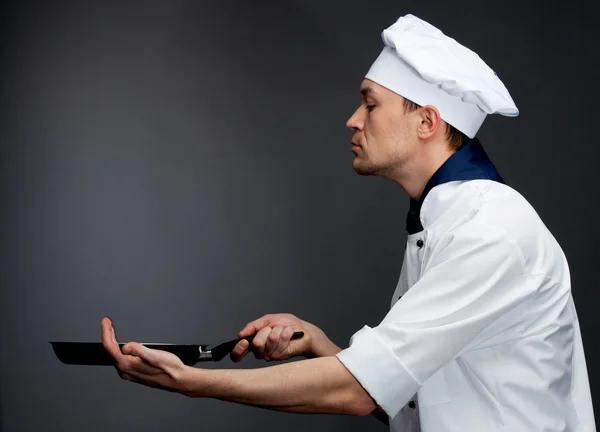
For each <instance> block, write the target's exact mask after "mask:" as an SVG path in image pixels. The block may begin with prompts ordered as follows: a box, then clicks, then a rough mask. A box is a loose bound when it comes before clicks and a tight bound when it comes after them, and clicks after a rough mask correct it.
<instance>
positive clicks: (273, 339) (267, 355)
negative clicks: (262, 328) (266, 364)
mask: <svg viewBox="0 0 600 432" xmlns="http://www.w3.org/2000/svg"><path fill="white" fill-rule="evenodd" d="M282 331H283V327H281V326H277V327H275V328H273V330H271V333H269V336H267V342H266V344H265V352H264V355H263V358H264V359H265V360H267V361H269V360H271V359H272V358H273V357H272V356H273V353H274V352H275V351H276V350H277V346H278V345H279V337H280V336H281V332H282Z"/></svg>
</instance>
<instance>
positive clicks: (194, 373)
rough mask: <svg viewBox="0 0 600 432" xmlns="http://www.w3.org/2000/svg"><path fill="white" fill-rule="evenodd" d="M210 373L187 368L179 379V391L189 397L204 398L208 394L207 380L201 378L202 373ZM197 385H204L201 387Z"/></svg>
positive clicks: (180, 374)
mask: <svg viewBox="0 0 600 432" xmlns="http://www.w3.org/2000/svg"><path fill="white" fill-rule="evenodd" d="M208 372H209V371H207V370H202V369H197V368H194V367H192V366H185V367H184V368H183V369H182V370H181V372H180V373H179V375H178V377H177V391H178V392H179V393H181V394H182V395H184V396H188V397H203V396H206V394H205V393H207V388H208V387H207V381H208V380H207V379H206V378H205V377H201V376H200V375H202V373H207V374H208ZM197 383H202V385H201V386H199V385H197Z"/></svg>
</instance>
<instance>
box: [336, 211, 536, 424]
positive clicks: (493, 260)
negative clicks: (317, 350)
mask: <svg viewBox="0 0 600 432" xmlns="http://www.w3.org/2000/svg"><path fill="white" fill-rule="evenodd" d="M436 243H437V244H442V245H443V246H436V247H434V248H433V249H432V250H431V251H430V253H431V256H430V258H429V259H428V260H427V266H426V268H425V271H424V274H423V275H422V276H421V277H420V279H419V280H418V281H417V282H416V283H415V284H414V285H413V286H412V287H411V288H410V289H409V290H408V292H407V293H405V294H404V296H403V297H402V298H401V299H400V300H399V301H398V302H396V304H395V305H394V306H393V307H392V309H391V310H390V311H389V313H388V314H387V315H386V316H385V317H384V319H383V320H382V321H381V323H380V324H379V325H378V326H376V327H374V328H370V327H369V326H364V327H363V328H362V329H361V330H359V331H358V332H356V333H355V334H354V335H353V336H352V338H351V339H350V346H349V347H348V348H347V349H345V350H342V351H341V352H340V353H338V354H337V357H338V358H339V360H340V361H341V362H342V363H343V364H344V365H345V366H346V368H347V369H348V370H349V371H350V372H351V373H352V374H353V375H354V377H355V378H356V379H357V380H358V381H359V382H360V383H361V385H362V386H363V387H364V388H365V390H366V391H367V392H368V393H369V394H370V395H371V397H373V399H374V400H375V401H376V402H377V403H378V404H379V406H381V408H383V409H384V410H385V411H386V413H387V414H388V415H389V416H390V417H394V416H395V415H396V414H397V413H398V412H399V410H400V409H401V408H402V407H403V406H404V405H405V404H406V403H407V402H408V401H409V400H410V398H411V397H412V396H414V394H415V393H416V392H417V391H418V390H419V388H420V386H421V385H422V384H423V383H424V382H425V381H427V379H428V378H429V377H431V376H432V375H433V374H434V373H435V372H436V371H437V370H438V369H440V368H441V367H442V366H444V365H445V364H446V363H448V362H449V361H451V360H452V359H453V358H455V357H456V356H458V354H459V353H461V352H463V351H466V350H468V349H469V348H470V347H471V346H472V345H473V344H474V343H475V341H476V337H477V335H479V334H480V333H481V332H482V331H483V330H484V329H485V328H486V327H488V326H490V325H491V324H492V323H494V322H495V321H496V320H497V319H498V318H499V317H501V316H502V315H503V314H505V313H507V312H508V311H510V310H511V309H512V308H514V307H515V306H517V305H519V304H520V303H522V302H524V301H525V300H527V299H528V298H529V297H530V296H532V295H534V294H535V285H532V284H524V283H523V281H525V278H526V275H525V270H526V262H525V259H524V257H523V254H522V253H521V250H520V248H519V247H518V245H517V244H516V243H515V242H514V240H511V239H510V238H509V236H507V235H506V233H505V232H503V231H502V230H500V229H498V228H494V227H490V226H486V225H485V224H482V223H481V222H479V223H478V224H467V225H465V226H463V227H462V228H460V229H458V230H456V231H453V232H452V233H451V234H448V235H447V236H445V238H442V239H440V241H439V242H436Z"/></svg>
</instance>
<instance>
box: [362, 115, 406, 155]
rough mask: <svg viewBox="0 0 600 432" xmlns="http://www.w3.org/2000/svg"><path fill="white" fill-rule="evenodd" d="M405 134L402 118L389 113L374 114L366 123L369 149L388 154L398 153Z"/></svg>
mask: <svg viewBox="0 0 600 432" xmlns="http://www.w3.org/2000/svg"><path fill="white" fill-rule="evenodd" d="M405 132H406V131H404V128H403V127H402V120H401V118H400V117H399V116H394V115H390V114H388V113H383V112H379V113H375V112H373V114H372V115H371V116H369V118H368V119H367V121H366V122H365V138H366V141H367V145H368V146H369V148H371V149H373V148H374V149H376V150H378V151H385V152H386V153H389V152H395V151H397V146H398V143H399V142H401V141H402V137H403V135H405Z"/></svg>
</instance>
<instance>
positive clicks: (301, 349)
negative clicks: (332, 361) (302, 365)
mask: <svg viewBox="0 0 600 432" xmlns="http://www.w3.org/2000/svg"><path fill="white" fill-rule="evenodd" d="M296 331H303V332H304V336H303V337H302V338H301V339H295V340H292V339H291V337H292V335H293V334H294V332H296ZM253 335H254V340H253V341H252V346H250V347H249V345H248V342H247V341H246V340H243V341H241V342H240V343H238V344H237V346H236V347H235V348H234V349H233V351H232V352H231V360H233V361H234V362H239V361H240V360H242V359H243V358H244V357H245V356H246V354H248V352H250V351H252V352H253V353H254V357H256V358H257V359H264V360H266V361H271V360H286V359H289V358H292V357H296V356H304V357H307V358H313V357H324V356H330V355H335V354H337V353H338V352H340V351H341V348H339V347H338V346H337V345H335V344H334V343H333V342H331V340H329V338H328V337H327V336H326V335H325V333H324V332H323V330H321V329H320V328H318V327H317V326H315V325H314V324H311V323H309V322H306V321H303V320H301V319H299V318H297V317H296V316H294V315H291V314H268V315H264V316H262V317H261V318H259V319H257V320H255V321H252V322H250V323H248V324H247V325H246V327H244V328H243V329H242V330H241V331H240V332H239V334H238V336H239V337H240V338H244V337H248V336H253Z"/></svg>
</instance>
